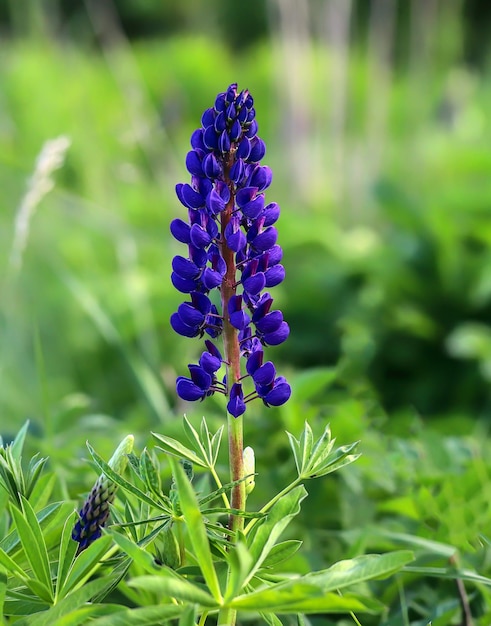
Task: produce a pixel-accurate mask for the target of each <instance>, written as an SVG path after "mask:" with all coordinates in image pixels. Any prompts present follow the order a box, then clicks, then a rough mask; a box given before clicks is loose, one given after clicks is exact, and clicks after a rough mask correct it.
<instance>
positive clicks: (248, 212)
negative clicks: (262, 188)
mask: <svg viewBox="0 0 491 626" xmlns="http://www.w3.org/2000/svg"><path fill="white" fill-rule="evenodd" d="M241 209H242V213H243V214H244V215H245V216H246V217H248V218H249V219H251V220H254V219H256V217H257V216H258V215H259V214H260V213H261V211H262V210H263V209H264V196H263V194H260V195H258V196H256V198H254V200H251V201H250V202H247V204H244V206H243V207H241Z"/></svg>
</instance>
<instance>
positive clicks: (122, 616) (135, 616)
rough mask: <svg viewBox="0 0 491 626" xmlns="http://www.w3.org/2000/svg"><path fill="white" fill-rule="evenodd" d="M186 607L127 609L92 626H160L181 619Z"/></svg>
mask: <svg viewBox="0 0 491 626" xmlns="http://www.w3.org/2000/svg"><path fill="white" fill-rule="evenodd" d="M183 609H184V607H183V606H182V605H181V606H164V605H158V606H145V607H142V608H138V609H126V610H125V611H122V612H121V613H118V614H117V615H112V616H110V617H100V618H99V619H96V620H94V621H92V622H90V625H91V626H135V624H137V625H138V626H160V624H164V623H167V621H168V620H170V619H173V618H176V617H179V615H180V614H181V613H182V611H183Z"/></svg>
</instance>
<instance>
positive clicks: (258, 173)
mask: <svg viewBox="0 0 491 626" xmlns="http://www.w3.org/2000/svg"><path fill="white" fill-rule="evenodd" d="M272 180H273V172H272V171H271V168H270V167H268V166H267V165H264V166H260V165H258V166H257V167H256V169H255V170H254V173H253V174H252V176H251V180H250V184H251V186H252V187H257V188H258V190H259V191H264V190H265V189H267V188H268V187H269V186H270V185H271V181H272Z"/></svg>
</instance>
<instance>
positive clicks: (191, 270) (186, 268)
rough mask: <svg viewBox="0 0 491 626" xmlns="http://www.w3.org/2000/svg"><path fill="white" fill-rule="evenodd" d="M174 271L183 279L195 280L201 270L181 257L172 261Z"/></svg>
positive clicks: (176, 257)
mask: <svg viewBox="0 0 491 626" xmlns="http://www.w3.org/2000/svg"><path fill="white" fill-rule="evenodd" d="M172 269H173V270H174V272H175V273H176V274H178V275H179V276H180V277H181V278H191V279H194V278H196V277H197V276H198V275H199V268H198V267H197V266H196V265H195V264H194V263H193V262H192V261H190V260H189V259H186V258H184V257H183V256H179V255H178V256H175V257H174V258H173V259H172Z"/></svg>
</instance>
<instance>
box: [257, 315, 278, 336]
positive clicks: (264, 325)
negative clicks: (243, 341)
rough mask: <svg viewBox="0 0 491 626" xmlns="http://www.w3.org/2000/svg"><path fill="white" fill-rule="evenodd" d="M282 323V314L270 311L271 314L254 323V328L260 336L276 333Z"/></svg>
mask: <svg viewBox="0 0 491 626" xmlns="http://www.w3.org/2000/svg"><path fill="white" fill-rule="evenodd" d="M282 323H283V313H282V312H281V311H271V313H268V314H267V315H265V316H264V317H262V318H261V319H260V320H258V321H257V322H255V326H256V328H257V330H258V331H259V332H260V333H261V334H268V333H274V332H276V331H277V330H278V329H279V327H280V326H281V324H282Z"/></svg>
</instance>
